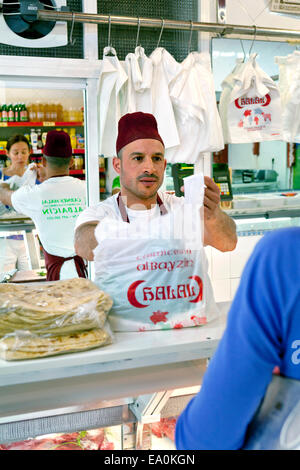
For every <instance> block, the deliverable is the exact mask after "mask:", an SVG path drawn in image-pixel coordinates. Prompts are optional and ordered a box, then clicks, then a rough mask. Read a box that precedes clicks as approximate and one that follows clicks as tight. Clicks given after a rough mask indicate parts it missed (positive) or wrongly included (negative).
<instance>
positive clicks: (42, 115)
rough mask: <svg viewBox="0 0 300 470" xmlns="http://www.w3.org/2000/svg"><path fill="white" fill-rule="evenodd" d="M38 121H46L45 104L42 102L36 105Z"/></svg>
mask: <svg viewBox="0 0 300 470" xmlns="http://www.w3.org/2000/svg"><path fill="white" fill-rule="evenodd" d="M36 119H37V121H38V122H41V121H44V119H45V112H44V104H43V103H41V102H40V101H37V103H36Z"/></svg>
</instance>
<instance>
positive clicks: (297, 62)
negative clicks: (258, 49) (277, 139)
mask: <svg viewBox="0 0 300 470" xmlns="http://www.w3.org/2000/svg"><path fill="white" fill-rule="evenodd" d="M275 62H276V63H277V64H278V67H279V85H278V86H279V90H280V97H281V107H282V140H284V141H285V142H295V143H300V52H299V51H294V52H293V54H289V55H288V56H287V57H275Z"/></svg>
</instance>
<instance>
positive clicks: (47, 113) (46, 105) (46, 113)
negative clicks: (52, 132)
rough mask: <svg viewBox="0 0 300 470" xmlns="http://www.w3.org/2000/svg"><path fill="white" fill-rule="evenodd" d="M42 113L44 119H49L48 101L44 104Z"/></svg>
mask: <svg viewBox="0 0 300 470" xmlns="http://www.w3.org/2000/svg"><path fill="white" fill-rule="evenodd" d="M44 113H45V120H46V121H51V113H50V105H49V103H45V104H44Z"/></svg>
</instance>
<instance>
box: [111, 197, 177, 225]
mask: <svg viewBox="0 0 300 470" xmlns="http://www.w3.org/2000/svg"><path fill="white" fill-rule="evenodd" d="M117 203H118V207H119V211H120V213H121V217H122V220H123V222H127V223H128V224H129V223H130V221H129V218H128V214H127V210H126V207H125V204H124V202H123V199H122V197H121V192H119V194H118V196H117ZM157 204H158V205H159V210H160V215H165V214H167V213H168V211H167V209H166V208H165V206H164V203H163V202H162V200H161V198H160V197H159V195H158V194H157Z"/></svg>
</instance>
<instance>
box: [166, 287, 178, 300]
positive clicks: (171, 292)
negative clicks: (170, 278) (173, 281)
mask: <svg viewBox="0 0 300 470" xmlns="http://www.w3.org/2000/svg"><path fill="white" fill-rule="evenodd" d="M167 299H168V300H171V299H176V295H175V292H174V289H172V288H171V286H167Z"/></svg>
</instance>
